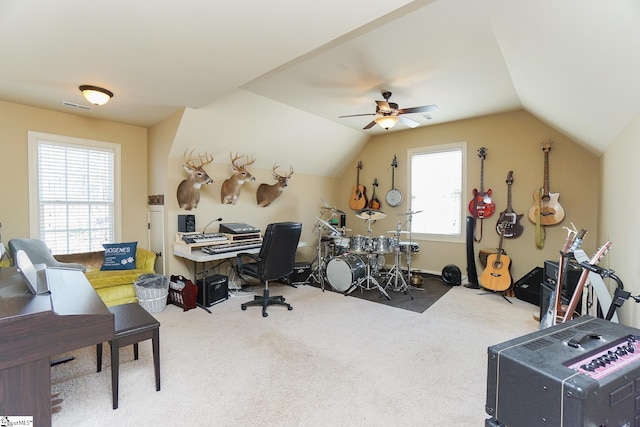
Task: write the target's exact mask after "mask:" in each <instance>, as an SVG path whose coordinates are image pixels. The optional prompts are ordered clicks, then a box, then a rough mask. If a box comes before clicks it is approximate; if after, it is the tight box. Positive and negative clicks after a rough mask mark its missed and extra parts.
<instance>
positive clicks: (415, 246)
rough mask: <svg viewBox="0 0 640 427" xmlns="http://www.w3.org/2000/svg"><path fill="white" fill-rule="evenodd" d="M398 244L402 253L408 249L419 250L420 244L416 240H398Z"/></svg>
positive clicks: (414, 251) (412, 251) (413, 251)
mask: <svg viewBox="0 0 640 427" xmlns="http://www.w3.org/2000/svg"><path fill="white" fill-rule="evenodd" d="M399 246H400V252H402V253H403V254H406V253H409V251H411V253H416V252H420V245H418V244H417V243H416V242H400V243H399Z"/></svg>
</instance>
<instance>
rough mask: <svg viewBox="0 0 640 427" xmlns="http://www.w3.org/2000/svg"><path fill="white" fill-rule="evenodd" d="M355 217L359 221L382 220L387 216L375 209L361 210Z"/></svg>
mask: <svg viewBox="0 0 640 427" xmlns="http://www.w3.org/2000/svg"><path fill="white" fill-rule="evenodd" d="M356 216H357V217H358V218H361V219H382V218H385V217H386V216H387V214H386V213H384V212H382V211H377V210H375V209H363V210H361V211H358V212H356Z"/></svg>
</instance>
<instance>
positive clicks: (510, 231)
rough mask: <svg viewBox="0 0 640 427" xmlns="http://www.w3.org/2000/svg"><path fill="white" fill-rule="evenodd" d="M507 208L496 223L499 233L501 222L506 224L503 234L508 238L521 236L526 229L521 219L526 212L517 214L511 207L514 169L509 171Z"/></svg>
mask: <svg viewBox="0 0 640 427" xmlns="http://www.w3.org/2000/svg"><path fill="white" fill-rule="evenodd" d="M506 182H507V188H508V190H507V209H505V210H504V211H502V212H500V218H498V222H497V223H496V230H497V231H498V234H500V224H504V230H503V231H502V235H503V236H504V237H505V238H506V239H512V238H515V237H519V236H520V235H521V234H522V231H523V230H524V227H523V226H522V224H520V219H522V217H523V216H524V214H517V213H515V212H514V211H513V208H512V207H511V185H512V184H513V171H509V173H507V181H506Z"/></svg>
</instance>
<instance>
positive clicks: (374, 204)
mask: <svg viewBox="0 0 640 427" xmlns="http://www.w3.org/2000/svg"><path fill="white" fill-rule="evenodd" d="M372 185H373V193H372V194H371V200H369V205H368V207H369V209H374V210H379V209H380V207H381V206H382V203H380V200H378V197H376V188H378V178H374V180H373V183H372Z"/></svg>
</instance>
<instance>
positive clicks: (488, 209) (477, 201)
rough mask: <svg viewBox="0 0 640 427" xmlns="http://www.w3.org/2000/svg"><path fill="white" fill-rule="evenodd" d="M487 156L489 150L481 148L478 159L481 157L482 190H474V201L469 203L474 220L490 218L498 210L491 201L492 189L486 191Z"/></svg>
mask: <svg viewBox="0 0 640 427" xmlns="http://www.w3.org/2000/svg"><path fill="white" fill-rule="evenodd" d="M486 156H487V149H486V148H484V147H480V149H478V157H480V190H477V189H475V188H474V189H473V199H471V201H470V202H469V212H470V213H471V215H473V217H474V218H481V219H482V218H489V217H490V216H491V215H493V213H494V212H495V210H496V205H495V203H493V200H491V189H488V190H487V191H486V192H485V191H484V159H485V157H486Z"/></svg>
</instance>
